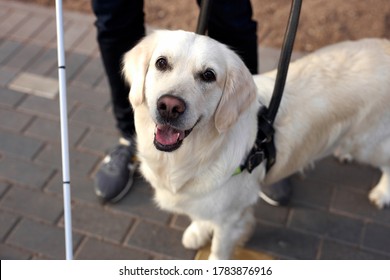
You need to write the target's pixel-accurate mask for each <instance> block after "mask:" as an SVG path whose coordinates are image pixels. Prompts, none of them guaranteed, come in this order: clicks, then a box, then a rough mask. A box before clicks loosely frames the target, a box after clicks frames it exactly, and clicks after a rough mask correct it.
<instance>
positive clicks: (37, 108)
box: [18, 95, 75, 120]
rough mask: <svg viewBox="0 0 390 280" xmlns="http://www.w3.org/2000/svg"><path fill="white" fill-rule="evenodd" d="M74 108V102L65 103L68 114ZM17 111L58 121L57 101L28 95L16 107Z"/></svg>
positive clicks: (58, 104) (58, 105)
mask: <svg viewBox="0 0 390 280" xmlns="http://www.w3.org/2000/svg"><path fill="white" fill-rule="evenodd" d="M74 106H75V102H72V101H70V102H69V101H67V109H68V113H69V112H71V111H72V109H73V108H74ZM43 109H44V110H43ZM18 110H20V111H23V112H27V113H29V114H34V115H38V116H42V117H46V118H51V119H55V120H59V119H60V103H59V100H58V99H48V98H45V97H40V96H34V95H28V96H27V97H26V98H25V99H24V100H23V102H22V103H21V104H20V105H19V106H18Z"/></svg>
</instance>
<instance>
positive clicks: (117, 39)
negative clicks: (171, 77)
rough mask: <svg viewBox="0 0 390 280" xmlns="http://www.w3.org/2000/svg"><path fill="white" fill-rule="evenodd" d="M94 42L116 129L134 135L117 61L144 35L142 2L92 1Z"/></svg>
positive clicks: (126, 136)
mask: <svg viewBox="0 0 390 280" xmlns="http://www.w3.org/2000/svg"><path fill="white" fill-rule="evenodd" d="M92 7H93V11H94V13H95V15H96V22H95V25H96V28H97V40H98V44H99V49H100V53H101V57H102V60H103V64H104V68H105V71H106V74H107V78H108V81H109V85H110V90H111V101H112V105H113V112H114V116H115V119H116V121H117V126H118V128H119V130H120V132H121V133H122V135H123V136H124V137H125V138H127V139H131V137H132V136H133V135H134V132H135V128H134V118H133V111H132V108H131V105H130V103H129V100H128V94H129V87H128V86H127V85H126V83H125V82H124V80H123V77H122V75H121V65H122V64H121V60H122V56H123V54H124V53H125V52H127V51H128V50H130V49H131V48H132V47H133V46H134V45H135V44H136V43H137V42H138V41H139V40H140V39H141V38H142V37H143V36H144V35H145V28H144V12H143V0H131V1H129V0H110V1H105V0H92Z"/></svg>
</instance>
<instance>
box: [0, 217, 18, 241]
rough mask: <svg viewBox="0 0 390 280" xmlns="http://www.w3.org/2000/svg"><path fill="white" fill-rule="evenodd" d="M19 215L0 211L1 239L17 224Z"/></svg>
mask: <svg viewBox="0 0 390 280" xmlns="http://www.w3.org/2000/svg"><path fill="white" fill-rule="evenodd" d="M18 219H19V217H18V216H17V215H15V214H13V213H8V212H5V211H0V224H1V227H0V240H3V239H4V238H5V237H6V236H7V234H8V233H9V232H11V230H12V228H13V227H14V226H15V224H16V222H17V221H18Z"/></svg>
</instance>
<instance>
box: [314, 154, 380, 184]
mask: <svg viewBox="0 0 390 280" xmlns="http://www.w3.org/2000/svg"><path fill="white" fill-rule="evenodd" d="M310 176H313V177H315V178H316V179H317V180H318V181H320V180H321V181H325V182H327V183H329V184H331V185H333V186H337V187H340V186H342V187H343V188H350V189H353V190H355V191H361V192H367V191H368V190H369V189H371V188H372V186H373V182H374V181H375V178H377V176H378V171H377V170H376V169H374V168H372V167H369V166H365V165H359V164H357V163H354V162H352V163H340V162H339V161H338V160H337V159H335V158H334V157H328V158H326V159H324V160H322V161H320V162H319V163H318V164H316V166H315V168H314V169H313V170H312V171H311V172H310Z"/></svg>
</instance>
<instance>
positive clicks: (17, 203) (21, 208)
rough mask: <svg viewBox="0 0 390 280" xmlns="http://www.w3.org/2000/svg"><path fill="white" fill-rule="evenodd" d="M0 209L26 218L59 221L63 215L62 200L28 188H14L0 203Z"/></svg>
mask: <svg viewBox="0 0 390 280" xmlns="http://www.w3.org/2000/svg"><path fill="white" fill-rule="evenodd" d="M0 207H1V208H4V209H8V210H12V211H14V212H16V213H19V214H21V215H23V216H26V217H31V218H34V219H40V220H45V221H48V222H51V223H54V222H55V221H57V220H58V219H59V218H60V216H61V214H62V211H63V210H62V209H63V206H62V199H60V198H59V197H54V196H52V195H49V194H45V193H43V192H41V191H35V190H31V189H28V188H23V187H19V186H13V187H12V188H11V189H10V190H9V191H8V192H7V194H6V195H5V197H4V199H2V201H1V203H0Z"/></svg>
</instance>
